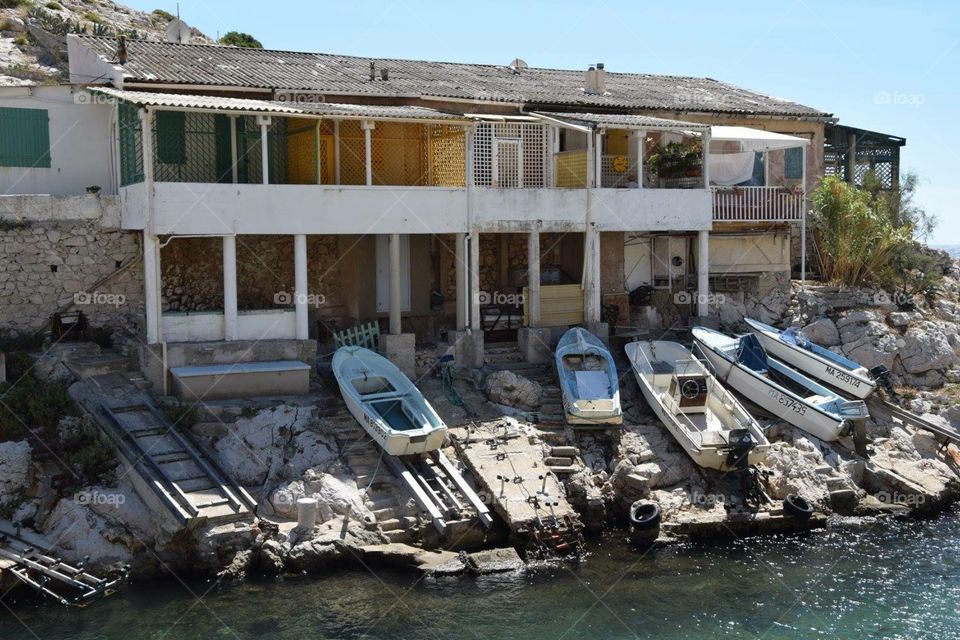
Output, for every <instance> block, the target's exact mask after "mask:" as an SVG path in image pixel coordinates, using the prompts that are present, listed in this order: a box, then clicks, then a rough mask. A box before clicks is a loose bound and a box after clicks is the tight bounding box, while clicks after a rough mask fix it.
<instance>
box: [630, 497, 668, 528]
mask: <svg viewBox="0 0 960 640" xmlns="http://www.w3.org/2000/svg"><path fill="white" fill-rule="evenodd" d="M660 515H661V514H660V505H658V504H657V503H656V502H647V501H644V500H638V501H637V502H634V503H633V504H632V505H630V528H631V529H633V530H634V531H650V530H652V529H659V528H660Z"/></svg>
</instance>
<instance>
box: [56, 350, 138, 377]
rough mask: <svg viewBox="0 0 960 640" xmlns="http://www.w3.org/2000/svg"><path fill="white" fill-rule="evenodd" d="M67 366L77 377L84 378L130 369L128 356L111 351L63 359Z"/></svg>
mask: <svg viewBox="0 0 960 640" xmlns="http://www.w3.org/2000/svg"><path fill="white" fill-rule="evenodd" d="M65 364H66V365H67V368H69V369H70V370H71V371H73V373H74V374H76V376H77V377H78V378H81V379H86V378H93V377H95V376H103V375H106V374H108V373H122V372H124V371H127V370H128V369H130V358H127V357H124V356H121V355H119V354H116V353H113V352H106V353H101V354H99V355H93V356H78V357H75V358H69V359H68V360H66V361H65Z"/></svg>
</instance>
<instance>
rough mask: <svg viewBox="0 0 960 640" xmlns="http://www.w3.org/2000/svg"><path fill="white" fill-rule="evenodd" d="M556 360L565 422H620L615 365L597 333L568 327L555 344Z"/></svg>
mask: <svg viewBox="0 0 960 640" xmlns="http://www.w3.org/2000/svg"><path fill="white" fill-rule="evenodd" d="M556 362H557V377H558V378H559V380H560V391H561V394H562V396H563V410H564V413H565V414H566V419H567V422H568V423H570V424H581V425H587V424H596V425H603V424H622V423H623V412H622V410H621V408H620V383H619V380H618V378H617V367H616V365H615V364H614V362H613V356H611V355H610V352H609V351H608V350H607V348H606V346H604V344H603V342H601V341H600V339H599V338H598V337H596V336H595V335H593V334H592V333H590V332H589V331H587V330H586V329H581V328H580V327H574V328H573V329H570V330H569V331H567V332H566V333H564V334H563V336H562V337H561V338H560V342H559V343H558V344H557V352H556Z"/></svg>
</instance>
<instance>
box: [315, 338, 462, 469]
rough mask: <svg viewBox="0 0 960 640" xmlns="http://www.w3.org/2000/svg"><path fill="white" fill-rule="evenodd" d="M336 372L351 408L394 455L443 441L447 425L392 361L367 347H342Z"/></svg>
mask: <svg viewBox="0 0 960 640" xmlns="http://www.w3.org/2000/svg"><path fill="white" fill-rule="evenodd" d="M333 374H334V376H336V378H337V384H339V385H340V393H341V394H343V399H344V400H345V401H346V403H347V408H348V409H350V413H352V414H353V417H354V418H356V419H357V422H359V423H360V426H362V427H363V428H364V430H366V432H367V433H368V434H370V437H371V438H373V439H374V440H375V441H376V442H377V444H379V445H380V446H381V447H383V449H384V450H385V451H386V452H387V453H388V454H390V455H394V456H405V455H410V454H415V453H425V452H427V451H433V450H435V449H439V448H440V447H442V446H443V443H444V442H445V441H446V438H447V425H445V424H444V423H443V420H441V419H440V416H438V415H437V412H436V411H434V409H433V407H431V406H430V403H428V402H427V401H426V399H424V397H423V394H421V393H420V391H419V390H418V389H417V388H416V387H415V386H414V384H413V383H412V382H411V381H410V379H409V378H408V377H407V376H405V375H404V374H403V372H402V371H400V369H398V368H397V367H396V366H395V365H394V364H393V363H392V362H390V361H389V360H387V359H386V358H384V357H383V356H381V355H380V354H378V353H375V352H373V351H371V350H369V349H364V348H363V347H340V348H339V349H337V352H336V353H335V354H334V356H333Z"/></svg>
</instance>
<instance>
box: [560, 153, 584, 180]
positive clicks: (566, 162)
mask: <svg viewBox="0 0 960 640" xmlns="http://www.w3.org/2000/svg"><path fill="white" fill-rule="evenodd" d="M554 158H555V163H556V172H557V186H558V187H562V188H568V189H585V188H586V186H587V152H586V151H585V150H581V151H562V152H560V153H557V154H555V156H554Z"/></svg>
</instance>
